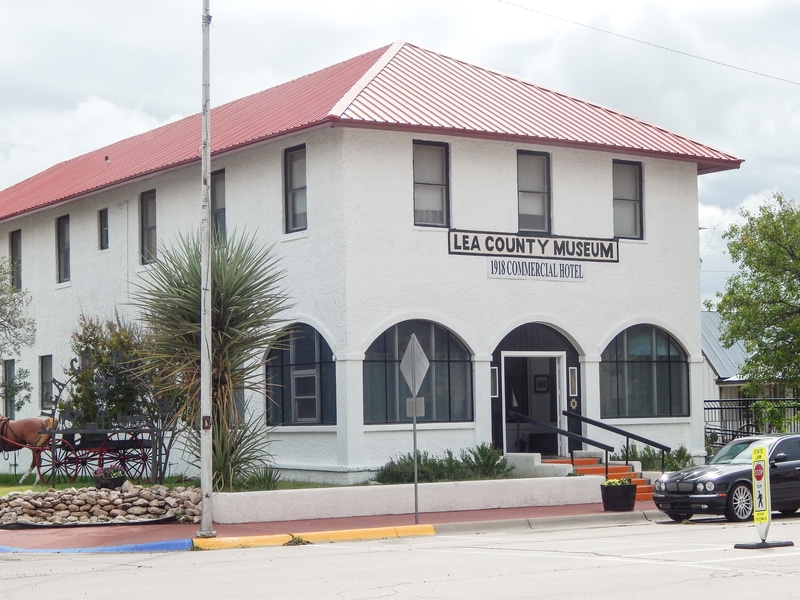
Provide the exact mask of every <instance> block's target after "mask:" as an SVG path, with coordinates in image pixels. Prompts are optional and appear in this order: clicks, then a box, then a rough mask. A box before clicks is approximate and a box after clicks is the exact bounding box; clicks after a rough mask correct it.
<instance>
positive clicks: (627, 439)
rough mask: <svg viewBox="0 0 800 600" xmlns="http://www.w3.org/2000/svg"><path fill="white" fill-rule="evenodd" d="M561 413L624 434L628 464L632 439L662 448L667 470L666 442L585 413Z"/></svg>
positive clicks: (664, 464) (662, 456)
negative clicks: (596, 418)
mask: <svg viewBox="0 0 800 600" xmlns="http://www.w3.org/2000/svg"><path fill="white" fill-rule="evenodd" d="M561 414H562V415H564V416H566V417H567V418H569V419H577V420H578V421H580V422H582V423H586V424H588V425H594V426H595V427H599V428H600V429H605V430H606V431H610V432H612V433H616V434H617V435H621V436H624V437H625V464H626V465H627V464H628V457H629V456H630V455H631V440H636V441H637V442H642V443H643V444H647V445H648V446H652V447H653V448H657V449H658V450H661V472H662V473H663V472H664V471H665V470H666V466H667V453H668V452H669V451H670V450H671V448H670V447H669V446H665V445H664V444H659V443H658V442H655V441H653V440H651V439H648V438H646V437H644V436H643V435H638V434H636V433H631V432H630V431H625V430H624V429H620V428H619V427H614V426H613V425H608V424H607V423H603V422H602V421H595V420H594V419H590V418H589V417H584V416H583V415H579V414H578V413H574V412H570V411H568V410H562V411H561Z"/></svg>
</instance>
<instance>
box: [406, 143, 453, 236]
mask: <svg viewBox="0 0 800 600" xmlns="http://www.w3.org/2000/svg"><path fill="white" fill-rule="evenodd" d="M448 180H449V175H448V156H447V144H440V143H434V142H418V141H415V142H414V225H433V226H438V227H447V226H448V225H449V222H448V221H449V218H450V215H449V210H448V204H449V197H450V192H449V189H448V188H449V181H448Z"/></svg>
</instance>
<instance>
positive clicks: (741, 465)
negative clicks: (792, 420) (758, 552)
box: [653, 434, 800, 521]
mask: <svg viewBox="0 0 800 600" xmlns="http://www.w3.org/2000/svg"><path fill="white" fill-rule="evenodd" d="M759 446H763V447H766V448H767V456H768V457H769V458H768V463H769V469H768V470H769V487H770V497H771V500H772V502H771V507H772V510H775V511H780V512H781V513H783V514H792V513H793V512H795V511H796V510H797V509H798V508H800V435H797V434H791V435H777V434H776V435H773V434H764V435H751V436H748V437H743V438H737V439H735V440H733V441H732V442H730V443H729V444H727V445H726V446H723V447H722V448H721V449H720V451H719V452H718V453H717V454H715V455H714V457H713V458H712V459H711V460H710V461H709V463H708V464H706V465H703V466H700V467H689V468H688V469H683V470H681V471H675V472H674V473H666V474H664V475H662V476H661V477H660V478H659V479H658V480H657V481H656V482H655V491H654V492H653V501H654V502H655V504H656V506H657V507H658V509H659V510H660V511H662V512H663V513H665V514H666V515H667V516H668V517H669V518H670V519H672V520H673V521H685V520H686V519H690V518H691V517H692V515H697V514H704V515H722V514H724V515H725V517H726V518H727V519H728V520H729V521H746V520H748V519H750V518H752V516H753V492H752V467H753V463H752V460H753V459H752V455H753V448H754V447H759Z"/></svg>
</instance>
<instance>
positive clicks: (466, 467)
mask: <svg viewBox="0 0 800 600" xmlns="http://www.w3.org/2000/svg"><path fill="white" fill-rule="evenodd" d="M510 471H511V469H510V468H509V466H508V461H506V459H505V458H503V456H502V454H501V452H500V450H498V449H496V448H492V447H491V446H490V445H488V444H481V445H480V446H477V447H476V448H469V449H466V450H462V451H461V454H460V455H459V456H458V458H456V456H455V455H454V454H453V452H452V450H447V451H446V452H445V453H444V456H442V457H435V456H431V455H430V454H429V453H428V452H418V453H417V481H420V482H434V481H465V480H469V479H499V478H504V477H508V474H509V472H510ZM375 480H376V481H377V482H378V483H413V481H414V456H413V455H412V454H411V453H410V452H408V453H406V454H402V455H400V456H398V457H397V458H394V459H392V460H390V461H389V462H388V463H386V464H385V465H384V466H383V467H381V468H380V469H379V470H378V472H377V474H376V475H375Z"/></svg>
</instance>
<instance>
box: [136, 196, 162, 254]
mask: <svg viewBox="0 0 800 600" xmlns="http://www.w3.org/2000/svg"><path fill="white" fill-rule="evenodd" d="M156 223H157V221H156V191H155V190H150V191H149V192H144V193H143V194H142V195H141V196H140V197H139V227H140V232H139V236H140V239H141V251H140V259H141V261H142V264H143V265H147V264H150V263H151V262H154V261H155V260H156V258H157V257H158V236H157V228H156Z"/></svg>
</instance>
